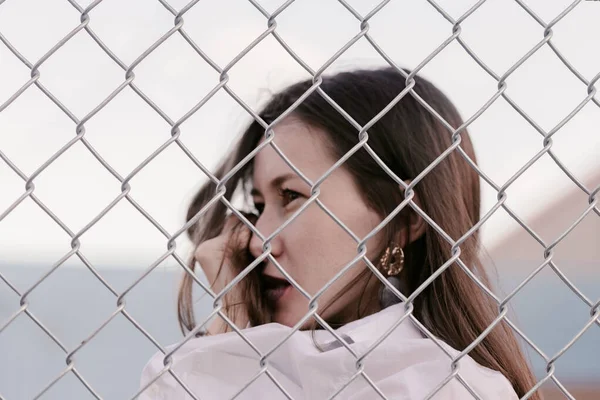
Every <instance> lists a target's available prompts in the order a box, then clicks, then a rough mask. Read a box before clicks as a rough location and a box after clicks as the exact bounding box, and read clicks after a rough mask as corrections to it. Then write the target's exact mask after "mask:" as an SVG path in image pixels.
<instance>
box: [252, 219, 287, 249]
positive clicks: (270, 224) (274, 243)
mask: <svg viewBox="0 0 600 400" xmlns="http://www.w3.org/2000/svg"><path fill="white" fill-rule="evenodd" d="M255 226H256V229H257V230H258V231H259V232H260V234H261V235H263V237H265V238H267V237H268V236H269V235H271V234H272V233H273V232H274V231H275V230H276V229H277V228H278V227H279V225H277V222H276V221H274V220H273V218H270V219H269V218H268V216H267V215H266V214H263V215H261V216H260V217H259V218H258V221H256V224H255ZM282 234H283V232H281V233H280V234H278V235H277V236H275V237H274V238H273V239H272V240H271V242H270V243H271V254H272V255H273V257H275V258H277V257H279V256H281V253H282V251H283V242H282V238H281V235H282ZM249 247H250V253H251V254H252V255H253V256H254V257H255V258H258V257H259V256H260V255H261V254H262V253H263V241H262V240H261V239H260V238H259V237H258V236H257V235H255V234H254V233H253V234H252V237H251V238H250V244H249Z"/></svg>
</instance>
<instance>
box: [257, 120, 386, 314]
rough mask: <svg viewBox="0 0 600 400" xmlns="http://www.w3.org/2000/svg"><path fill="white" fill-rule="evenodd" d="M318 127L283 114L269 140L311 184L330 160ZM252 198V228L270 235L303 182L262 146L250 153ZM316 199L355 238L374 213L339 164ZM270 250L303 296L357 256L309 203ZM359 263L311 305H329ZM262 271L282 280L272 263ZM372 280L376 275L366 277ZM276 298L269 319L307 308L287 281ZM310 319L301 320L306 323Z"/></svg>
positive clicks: (376, 219)
mask: <svg viewBox="0 0 600 400" xmlns="http://www.w3.org/2000/svg"><path fill="white" fill-rule="evenodd" d="M324 138H325V133H324V132H323V131H322V130H321V129H319V128H314V127H309V126H308V125H306V124H305V123H303V122H302V121H300V120H299V119H297V118H294V117H288V118H286V119H285V120H283V121H282V122H281V123H280V124H279V125H277V126H276V127H275V139H274V142H275V144H276V145H277V146H278V147H279V148H280V149H281V150H282V152H283V153H284V154H285V155H286V156H287V157H288V158H289V159H290V161H291V162H292V164H294V165H295V166H296V167H297V168H298V169H299V170H300V171H301V172H302V173H303V174H304V175H305V176H306V177H307V178H308V179H310V180H311V181H312V182H315V181H316V180H317V179H319V178H320V177H321V176H322V175H323V174H324V173H325V172H326V171H327V170H328V169H329V168H330V167H331V166H332V165H333V164H334V163H335V162H336V161H337V160H335V159H333V157H332V156H330V155H329V154H328V153H327V152H326V148H325V142H324ZM253 189H254V190H253V195H252V197H253V201H254V204H255V206H256V208H257V210H258V211H259V218H258V220H257V222H256V228H257V229H258V231H259V232H260V233H261V234H262V235H263V236H264V237H267V236H269V235H271V233H272V232H273V231H275V230H276V229H277V228H278V227H279V226H281V225H282V224H283V223H284V222H285V221H286V220H288V219H289V218H290V217H291V216H292V215H293V214H294V212H295V211H297V210H298V209H299V208H300V207H301V206H302V205H303V204H304V203H305V202H306V201H307V199H308V198H309V197H310V186H309V185H308V184H306V183H305V182H304V181H303V180H302V179H301V178H300V177H299V176H298V175H297V174H296V173H295V172H294V171H293V170H292V169H291V168H290V167H289V166H288V165H287V164H286V163H285V161H284V160H283V159H282V158H281V157H280V156H279V155H278V154H277V153H276V152H275V150H273V148H272V147H271V146H266V147H265V148H264V149H263V150H261V151H260V152H259V153H258V154H257V155H256V157H255V159H254V173H253ZM320 190H321V191H320V194H319V197H318V198H319V199H320V200H321V202H322V203H323V204H324V205H325V207H327V208H328V209H329V210H330V211H331V212H332V213H333V214H334V215H335V216H336V217H337V218H339V219H340V221H342V222H343V223H344V224H345V225H346V226H347V227H348V228H349V229H350V230H351V231H352V232H354V234H355V235H356V236H357V237H358V238H361V239H362V238H363V237H364V236H365V235H367V234H368V233H369V232H370V231H371V230H372V229H373V228H375V227H376V226H377V224H379V223H380V222H381V220H382V218H381V217H380V216H379V215H377V213H376V212H375V211H373V210H371V209H370V208H369V207H367V204H366V203H365V202H364V201H363V199H362V196H361V193H360V190H359V188H358V187H357V186H356V184H355V183H354V181H353V179H352V176H351V175H350V173H349V172H348V171H347V170H346V169H345V168H344V166H343V165H342V166H341V167H340V168H337V169H336V170H335V171H334V172H333V173H332V174H331V175H329V177H328V178H327V179H326V180H325V181H324V182H323V184H322V185H321V187H320ZM380 235H381V233H378V235H376V236H375V237H374V238H372V239H371V240H369V241H368V242H367V248H368V253H367V256H368V257H370V259H372V257H373V256H374V253H375V252H376V251H377V249H378V244H379V240H380ZM262 247H263V243H262V241H261V240H260V239H259V238H258V237H257V236H256V235H253V236H252V239H251V241H250V251H251V252H252V254H253V256H254V257H258V256H260V255H261V254H262ZM271 254H272V256H273V257H274V258H275V259H276V260H277V262H278V263H279V264H280V265H281V266H282V267H283V268H284V269H285V270H286V272H287V273H289V274H290V275H291V277H292V278H293V279H294V280H295V281H296V282H297V283H298V284H299V285H300V286H301V287H302V288H303V289H304V290H305V291H306V292H307V293H308V294H310V295H311V296H313V295H315V294H316V293H317V292H318V291H319V290H320V289H321V288H322V287H323V286H324V285H325V284H326V283H327V282H328V281H329V280H331V279H332V278H333V277H334V276H335V274H336V273H338V272H339V271H340V270H341V269H342V268H343V267H344V266H345V265H346V264H347V263H349V262H350V261H351V260H352V259H353V258H354V257H356V254H357V243H356V242H355V241H354V240H353V239H352V238H351V237H350V236H349V235H348V234H347V233H346V232H345V231H344V230H343V229H342V228H341V227H340V226H338V225H337V224H336V222H335V221H334V220H333V219H332V218H331V217H330V216H329V215H327V214H326V213H325V211H323V210H322V209H321V208H320V207H319V206H318V205H317V204H316V202H313V203H311V204H310V205H309V206H308V207H307V209H306V210H304V211H303V212H302V213H301V214H300V215H298V216H297V217H296V219H294V221H292V222H291V223H290V224H289V225H288V226H287V227H286V228H285V229H284V230H283V231H282V232H280V233H279V234H278V235H277V236H276V237H275V238H273V240H272V241H271ZM364 268H366V265H365V263H364V262H363V261H359V262H357V263H355V264H354V266H353V267H352V268H351V269H350V270H349V271H348V272H347V273H346V274H344V275H343V276H342V277H340V278H339V279H338V280H337V281H335V282H334V283H333V284H332V286H331V287H330V288H328V289H327V290H326V291H325V292H324V293H323V294H322V296H321V297H320V298H319V300H318V303H319V309H322V307H323V306H324V305H326V304H329V301H330V299H332V298H333V297H334V296H335V294H336V293H338V292H339V291H340V289H342V288H343V287H344V286H345V285H346V284H347V283H348V282H350V281H351V280H352V278H353V277H355V276H356V275H358V273H359V272H361V271H362V270H364ZM264 274H266V275H270V276H272V277H276V278H282V279H283V278H284V276H283V275H282V274H281V272H279V271H278V270H277V268H276V267H275V265H274V264H272V263H270V262H268V260H267V265H266V267H265V270H264ZM373 279H376V278H373ZM362 289H363V286H362V285H360V287H356V285H355V286H354V287H353V288H352V289H351V290H350V291H347V292H345V293H344V295H343V296H342V297H341V298H339V299H338V300H336V302H335V303H334V304H333V305H332V306H331V307H330V308H329V309H328V310H327V311H326V313H325V315H323V314H321V313H320V312H319V311H318V313H319V315H321V317H323V318H327V317H328V316H329V315H331V314H332V313H335V312H337V311H339V310H341V309H342V308H343V307H344V305H346V304H348V303H349V302H352V301H355V300H356V298H357V297H358V296H360V294H361V292H362ZM283 293H284V294H283V295H282V296H281V297H279V298H278V299H277V300H276V307H275V314H274V321H275V322H278V323H280V324H283V325H287V326H293V325H295V324H296V323H298V322H299V320H300V319H301V318H302V317H303V316H304V315H306V314H307V313H308V303H309V300H308V299H307V298H306V297H304V296H303V295H302V294H301V293H300V292H299V291H298V290H296V289H295V288H294V287H293V286H289V287H287V289H285V291H284V292H283ZM309 322H311V320H310V319H309V320H308V321H307V323H306V324H305V325H304V326H306V325H307V324H308V323H309Z"/></svg>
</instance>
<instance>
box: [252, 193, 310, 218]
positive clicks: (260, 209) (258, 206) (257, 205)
mask: <svg viewBox="0 0 600 400" xmlns="http://www.w3.org/2000/svg"><path fill="white" fill-rule="evenodd" d="M278 194H279V197H281V198H285V196H286V195H295V196H297V197H296V198H294V199H291V200H289V201H288V202H287V203H285V204H284V205H283V206H284V207H285V206H286V205H288V204H289V203H291V202H292V201H294V200H297V199H298V198H300V193H298V192H296V191H294V190H291V189H286V188H282V189H280V190H279V191H278ZM254 208H255V209H256V211H255V212H256V214H257V215H260V214H261V213H262V212H263V210H264V208H265V205H264V204H262V203H254Z"/></svg>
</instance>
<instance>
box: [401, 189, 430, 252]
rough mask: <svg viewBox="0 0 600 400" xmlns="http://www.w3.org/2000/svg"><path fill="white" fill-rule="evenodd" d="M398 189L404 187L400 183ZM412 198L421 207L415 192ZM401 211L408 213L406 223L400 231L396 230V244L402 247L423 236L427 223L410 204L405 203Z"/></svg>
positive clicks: (402, 190)
mask: <svg viewBox="0 0 600 400" xmlns="http://www.w3.org/2000/svg"><path fill="white" fill-rule="evenodd" d="M410 182H411V181H410V180H406V181H404V183H406V184H407V185H409V184H410ZM400 191H401V192H404V187H403V186H402V185H400ZM412 200H413V201H414V202H415V203H416V204H417V206H419V208H421V202H420V199H419V197H418V196H417V193H416V192H415V195H414V197H413V199H412ZM402 212H403V213H404V212H405V213H408V216H409V217H408V225H406V226H404V227H403V228H402V229H401V230H400V232H398V238H397V240H398V245H399V246H400V247H402V248H404V247H406V246H407V245H408V244H410V242H413V241H414V240H416V239H418V238H420V237H421V236H423V234H424V233H425V228H426V227H427V223H426V222H425V220H424V219H423V218H422V217H421V216H420V215H419V214H417V213H416V212H415V210H414V209H413V208H412V207H411V206H410V205H407V206H406V207H405V208H404V210H403V211H402Z"/></svg>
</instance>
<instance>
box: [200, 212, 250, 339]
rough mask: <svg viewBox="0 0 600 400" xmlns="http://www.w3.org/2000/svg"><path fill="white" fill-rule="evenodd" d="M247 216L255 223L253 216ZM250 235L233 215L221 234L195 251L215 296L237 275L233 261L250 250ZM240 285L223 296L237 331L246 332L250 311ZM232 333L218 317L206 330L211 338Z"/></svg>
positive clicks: (224, 304) (228, 314) (228, 219)
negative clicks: (246, 249) (239, 253)
mask: <svg viewBox="0 0 600 400" xmlns="http://www.w3.org/2000/svg"><path fill="white" fill-rule="evenodd" d="M244 215H245V216H246V217H247V218H248V219H249V220H250V221H252V219H251V217H253V216H252V215H250V216H249V215H246V214H244ZM250 235H251V232H250V229H248V227H246V226H245V225H244V224H243V223H242V222H241V221H240V220H239V219H238V218H237V217H236V216H235V215H230V216H228V217H227V219H226V220H225V224H224V226H223V230H222V232H221V234H220V235H218V236H216V237H214V238H212V239H209V240H205V241H204V242H202V243H200V244H199V245H198V247H197V248H196V251H195V252H194V257H195V259H196V261H197V262H198V263H199V264H200V267H201V268H202V270H203V271H204V274H205V275H206V278H207V279H208V283H209V285H210V287H211V289H212V290H213V292H214V293H215V294H219V293H220V292H221V291H222V290H223V288H224V287H225V286H227V284H228V283H229V282H231V281H232V280H233V279H234V278H235V276H236V275H237V273H238V271H236V270H235V269H234V268H233V265H232V264H233V263H232V261H233V260H232V259H233V256H234V253H235V252H237V251H239V250H240V249H245V248H248V244H249V242H250ZM238 285H239V284H238ZM238 285H234V286H233V287H232V288H231V289H230V290H229V292H227V294H226V295H225V296H224V297H223V310H224V312H225V314H226V315H227V317H228V318H230V319H231V320H232V321H233V322H234V323H235V325H236V326H237V327H238V328H240V329H243V328H245V327H246V325H247V324H248V312H247V309H246V307H245V304H244V299H243V298H242V295H241V293H240V289H239V288H238ZM230 330H232V329H231V327H230V326H229V325H228V324H227V323H226V322H225V320H224V319H223V318H221V317H220V316H218V315H217V316H216V317H215V319H214V320H213V322H212V323H211V325H210V327H209V328H208V329H207V331H208V334H212V335H214V334H217V333H223V332H227V331H230Z"/></svg>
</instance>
